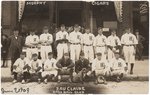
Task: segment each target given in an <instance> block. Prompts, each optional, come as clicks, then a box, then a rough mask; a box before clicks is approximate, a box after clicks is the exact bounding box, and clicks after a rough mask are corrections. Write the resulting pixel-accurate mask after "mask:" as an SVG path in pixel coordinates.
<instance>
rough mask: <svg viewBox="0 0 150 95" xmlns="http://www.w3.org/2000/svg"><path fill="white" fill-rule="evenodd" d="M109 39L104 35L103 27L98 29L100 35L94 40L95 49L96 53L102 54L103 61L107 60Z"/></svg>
mask: <svg viewBox="0 0 150 95" xmlns="http://www.w3.org/2000/svg"><path fill="white" fill-rule="evenodd" d="M106 42H107V38H106V36H104V35H103V29H102V28H101V27H99V28H98V35H97V36H96V37H95V40H94V48H95V53H99V52H100V53H101V54H102V59H104V60H105V59H106V54H107V47H106Z"/></svg>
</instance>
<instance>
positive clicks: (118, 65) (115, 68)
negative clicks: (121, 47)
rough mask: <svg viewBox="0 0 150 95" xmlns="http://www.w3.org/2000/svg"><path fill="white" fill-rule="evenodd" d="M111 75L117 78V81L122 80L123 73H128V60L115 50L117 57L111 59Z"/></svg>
mask: <svg viewBox="0 0 150 95" xmlns="http://www.w3.org/2000/svg"><path fill="white" fill-rule="evenodd" d="M110 65H111V66H110V69H111V75H112V76H113V77H115V78H116V81H117V82H120V81H121V79H122V78H123V75H124V74H126V70H127V66H126V62H125V61H124V60H123V59H122V58H120V54H119V51H116V52H115V57H114V58H113V59H112V60H111V61H110Z"/></svg>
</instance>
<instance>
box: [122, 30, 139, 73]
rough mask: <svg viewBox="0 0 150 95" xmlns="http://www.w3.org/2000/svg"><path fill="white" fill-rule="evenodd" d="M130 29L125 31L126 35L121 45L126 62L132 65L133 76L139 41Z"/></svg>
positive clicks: (123, 36)
mask: <svg viewBox="0 0 150 95" xmlns="http://www.w3.org/2000/svg"><path fill="white" fill-rule="evenodd" d="M130 31H131V30H130V28H127V29H125V32H126V33H125V34H123V35H122V37H121V43H122V45H123V54H124V58H125V61H126V63H127V65H128V64H131V69H130V74H133V67H134V63H135V52H136V44H137V43H138V42H137V39H136V37H135V35H133V34H132V33H131V32H130Z"/></svg>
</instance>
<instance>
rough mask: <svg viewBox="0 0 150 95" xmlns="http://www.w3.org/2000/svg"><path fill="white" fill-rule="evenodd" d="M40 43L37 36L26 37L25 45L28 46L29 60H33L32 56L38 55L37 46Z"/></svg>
mask: <svg viewBox="0 0 150 95" xmlns="http://www.w3.org/2000/svg"><path fill="white" fill-rule="evenodd" d="M38 43H39V37H38V36H37V35H29V36H27V37H26V41H25V45H27V46H28V48H27V52H26V55H27V58H29V59H30V60H31V58H32V54H34V53H36V54H38V47H37V45H35V44H38Z"/></svg>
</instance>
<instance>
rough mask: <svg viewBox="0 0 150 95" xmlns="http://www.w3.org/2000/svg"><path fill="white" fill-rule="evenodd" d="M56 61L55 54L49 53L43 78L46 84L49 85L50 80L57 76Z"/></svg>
mask: <svg viewBox="0 0 150 95" xmlns="http://www.w3.org/2000/svg"><path fill="white" fill-rule="evenodd" d="M56 62H57V61H56V59H54V58H53V53H52V52H49V53H48V59H47V60H46V61H45V62H44V71H43V72H42V77H43V78H44V83H45V84H47V81H48V79H49V78H51V79H52V80H54V79H55V77H56V76H57V73H58V71H57V67H56Z"/></svg>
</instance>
